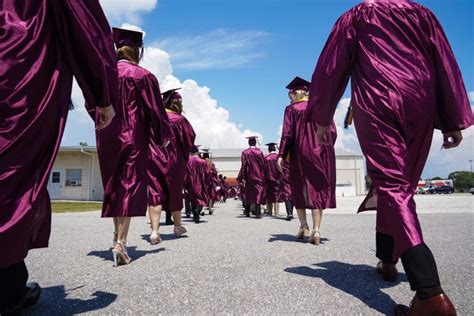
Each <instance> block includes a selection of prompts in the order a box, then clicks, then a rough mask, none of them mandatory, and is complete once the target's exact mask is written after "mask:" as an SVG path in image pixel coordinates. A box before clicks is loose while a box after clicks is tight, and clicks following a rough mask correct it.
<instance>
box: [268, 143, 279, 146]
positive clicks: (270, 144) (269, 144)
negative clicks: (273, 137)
mask: <svg viewBox="0 0 474 316" xmlns="http://www.w3.org/2000/svg"><path fill="white" fill-rule="evenodd" d="M272 145H273V146H276V145H278V144H277V143H268V144H265V146H272Z"/></svg>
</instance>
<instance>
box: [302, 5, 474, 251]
mask: <svg viewBox="0 0 474 316" xmlns="http://www.w3.org/2000/svg"><path fill="white" fill-rule="evenodd" d="M349 77H350V78H351V81H352V105H353V108H354V123H355V127H356V131H357V135H358V137H359V142H360V145H361V148H362V151H363V153H364V155H365V157H366V161H367V171H368V173H369V175H370V177H371V179H372V188H371V190H370V192H369V195H368V196H367V198H366V199H365V201H364V203H363V204H362V205H361V207H360V209H359V210H360V211H362V210H366V209H376V210H377V231H379V232H381V233H384V234H388V235H391V236H393V237H394V239H395V250H394V254H393V258H394V260H396V259H398V258H399V257H400V255H401V254H402V253H403V252H404V251H405V250H407V249H408V248H410V247H413V246H416V245H418V244H420V243H422V242H423V236H422V232H421V227H420V223H419V221H418V217H417V214H416V205H415V201H414V200H413V195H414V192H415V189H416V185H417V182H418V180H419V178H420V176H421V173H422V170H423V167H424V165H425V162H426V159H427V156H428V153H429V150H430V145H431V141H432V135H433V129H434V128H435V127H436V128H440V129H441V130H442V131H445V132H446V131H455V130H462V129H465V128H468V127H469V126H471V125H472V111H471V107H470V105H469V101H468V97H467V93H466V89H465V87H464V83H463V80H462V77H461V72H460V70H459V68H458V66H457V63H456V59H455V57H454V54H453V52H452V50H451V48H450V45H449V43H448V40H447V38H446V36H445V34H444V32H443V29H442V27H441V25H440V24H439V22H438V21H437V19H436V18H435V16H434V15H433V13H431V12H430V11H429V10H428V9H427V8H425V7H423V6H421V5H419V4H416V3H414V2H411V1H407V0H385V1H376V0H375V1H370V2H367V3H361V4H359V5H357V6H356V7H354V8H353V9H351V10H349V11H348V12H346V13H345V14H343V15H342V16H341V17H340V18H339V20H338V21H337V22H336V24H335V26H334V28H333V30H332V32H331V35H330V36H329V39H328V41H327V43H326V46H325V47H324V50H323V52H322V53H321V56H320V58H319V61H318V64H317V66H316V69H315V72H314V74H313V79H312V84H311V92H310V100H309V106H308V111H307V119H308V120H311V121H314V122H317V123H318V124H320V125H322V126H327V125H329V124H330V123H331V120H332V118H333V115H334V112H335V109H336V105H337V103H338V102H339V99H340V98H341V96H342V94H343V93H344V90H345V88H346V84H347V82H348V80H349Z"/></svg>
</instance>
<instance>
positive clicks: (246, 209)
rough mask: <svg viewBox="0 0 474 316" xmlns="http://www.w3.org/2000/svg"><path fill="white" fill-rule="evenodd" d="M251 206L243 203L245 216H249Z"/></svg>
mask: <svg viewBox="0 0 474 316" xmlns="http://www.w3.org/2000/svg"><path fill="white" fill-rule="evenodd" d="M251 206H252V205H251V204H245V211H244V214H245V216H250V207H251Z"/></svg>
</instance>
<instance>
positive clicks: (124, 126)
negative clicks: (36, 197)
mask: <svg viewBox="0 0 474 316" xmlns="http://www.w3.org/2000/svg"><path fill="white" fill-rule="evenodd" d="M118 72H119V88H118V91H119V96H120V97H119V98H118V99H117V100H116V101H115V102H114V108H115V112H116V116H115V118H114V120H113V122H112V123H111V124H110V126H108V127H107V128H105V129H103V130H100V131H97V132H96V137H97V151H98V154H99V162H100V172H101V176H102V183H103V185H104V204H103V208H102V217H118V216H123V217H133V216H145V214H146V210H147V188H148V191H149V195H150V196H152V198H151V199H152V200H153V201H155V202H156V204H161V202H162V200H163V198H164V193H165V192H167V189H166V178H165V173H164V170H162V169H160V168H158V167H156V164H154V163H153V161H155V160H157V159H163V160H164V163H166V162H167V159H168V157H167V156H166V155H163V154H162V152H161V149H160V146H161V145H163V144H164V143H166V142H167V141H168V140H169V139H170V138H171V133H170V126H169V120H168V116H167V115H166V112H165V108H164V105H163V102H162V99H161V94H160V87H159V85H158V80H157V79H156V77H155V76H154V75H153V74H152V73H151V72H149V71H148V70H146V69H145V68H142V67H140V66H139V65H136V64H134V63H131V62H129V61H126V60H120V61H119V62H118ZM156 204H152V205H156Z"/></svg>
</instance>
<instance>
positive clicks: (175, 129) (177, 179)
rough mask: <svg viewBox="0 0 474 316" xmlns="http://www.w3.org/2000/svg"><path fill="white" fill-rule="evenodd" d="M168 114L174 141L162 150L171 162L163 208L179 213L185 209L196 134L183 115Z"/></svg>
mask: <svg viewBox="0 0 474 316" xmlns="http://www.w3.org/2000/svg"><path fill="white" fill-rule="evenodd" d="M167 114H168V118H169V121H170V125H171V131H172V133H173V140H172V141H171V143H170V145H169V146H167V147H166V148H164V147H161V148H160V152H161V154H162V155H164V156H167V157H168V158H167V159H166V160H167V161H168V162H169V163H168V164H167V166H166V167H165V175H166V181H167V186H168V190H169V192H168V194H167V196H166V199H165V201H164V203H163V207H164V209H166V210H171V211H178V210H181V209H182V208H183V188H184V177H185V175H186V171H187V163H188V160H189V154H190V152H191V147H192V146H193V144H194V140H195V138H196V133H195V132H194V129H193V127H192V126H191V124H190V123H189V121H188V120H187V119H186V118H185V117H184V116H182V115H181V114H179V113H176V112H172V111H168V110H167ZM155 163H158V164H161V163H162V161H161V160H156V161H155Z"/></svg>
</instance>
